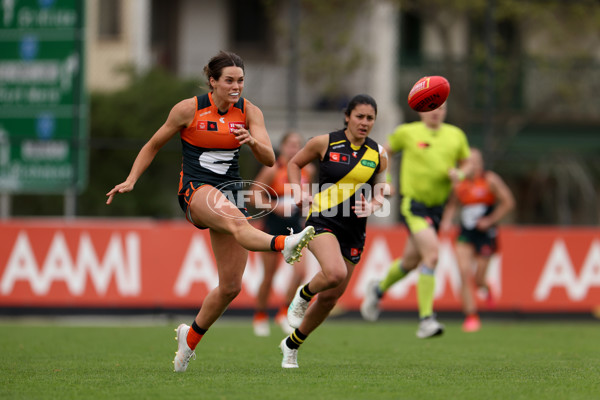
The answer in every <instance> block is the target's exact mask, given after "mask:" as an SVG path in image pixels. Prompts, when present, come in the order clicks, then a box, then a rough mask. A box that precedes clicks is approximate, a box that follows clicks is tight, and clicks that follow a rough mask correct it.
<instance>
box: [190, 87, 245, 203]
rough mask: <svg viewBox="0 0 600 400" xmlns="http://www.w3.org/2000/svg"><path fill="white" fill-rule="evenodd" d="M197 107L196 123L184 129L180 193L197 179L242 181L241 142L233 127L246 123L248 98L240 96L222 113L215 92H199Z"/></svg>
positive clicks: (199, 181)
mask: <svg viewBox="0 0 600 400" xmlns="http://www.w3.org/2000/svg"><path fill="white" fill-rule="evenodd" d="M196 103H197V105H198V106H197V110H196V113H195V114H194V119H193V120H192V123H191V124H190V125H189V126H188V127H187V128H185V129H182V130H181V132H180V134H181V144H182V151H183V160H182V165H181V174H180V175H181V179H180V182H179V193H180V194H182V193H181V192H182V189H184V188H187V187H188V185H189V184H190V182H191V183H193V186H194V187H198V186H199V185H200V184H210V185H213V186H218V185H219V184H221V183H224V182H230V181H239V180H241V178H240V173H239V164H238V159H239V152H240V143H239V142H238V140H237V139H236V138H235V135H234V134H233V131H234V130H235V129H238V127H246V128H247V126H246V99H244V98H240V100H239V101H238V102H237V103H236V104H234V105H232V106H231V107H229V110H227V112H226V113H221V112H220V111H219V109H218V107H217V106H216V105H215V104H214V102H213V99H212V94H211V93H208V94H205V95H203V96H196Z"/></svg>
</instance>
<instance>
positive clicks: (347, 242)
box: [306, 220, 366, 264]
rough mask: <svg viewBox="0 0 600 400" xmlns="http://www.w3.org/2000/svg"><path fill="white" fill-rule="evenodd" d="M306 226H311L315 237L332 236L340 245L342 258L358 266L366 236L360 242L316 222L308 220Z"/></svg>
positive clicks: (338, 230)
mask: <svg viewBox="0 0 600 400" xmlns="http://www.w3.org/2000/svg"><path fill="white" fill-rule="evenodd" d="M306 225H311V226H313V227H314V228H315V236H317V235H322V234H327V233H330V234H332V235H334V236H335V237H336V239H337V241H338V243H339V244H340V250H341V252H342V256H343V257H344V258H345V259H346V260H348V261H350V262H351V263H352V264H358V262H359V261H360V257H361V256H362V252H363V249H364V247H365V239H366V235H363V238H362V240H356V239H352V238H349V237H348V236H347V235H346V234H345V232H343V231H341V230H340V229H335V228H333V227H330V226H327V225H324V224H320V223H318V222H317V221H312V220H309V221H307V223H306Z"/></svg>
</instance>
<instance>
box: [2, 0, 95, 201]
mask: <svg viewBox="0 0 600 400" xmlns="http://www.w3.org/2000/svg"><path fill="white" fill-rule="evenodd" d="M84 3H85V2H84V1H82V0H2V2H0V192H9V193H62V192H64V191H65V190H66V189H69V188H70V189H72V188H75V189H77V190H81V189H83V188H84V186H85V184H86V181H87V123H86V120H87V101H86V96H85V90H84V64H83V61H84V46H83V44H84V20H85V14H84Z"/></svg>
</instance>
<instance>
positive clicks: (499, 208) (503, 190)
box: [477, 171, 515, 230]
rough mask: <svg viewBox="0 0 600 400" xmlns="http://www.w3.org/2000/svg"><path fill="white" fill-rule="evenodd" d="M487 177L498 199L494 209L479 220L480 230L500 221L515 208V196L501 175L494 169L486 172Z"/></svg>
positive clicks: (478, 226)
mask: <svg viewBox="0 0 600 400" xmlns="http://www.w3.org/2000/svg"><path fill="white" fill-rule="evenodd" d="M485 179H486V180H487V181H488V183H489V185H490V189H491V190H492V192H493V193H494V195H495V196H496V199H498V202H497V204H496V207H495V208H494V211H493V212H492V213H491V214H490V215H487V216H485V217H482V218H480V219H479V221H477V228H478V229H480V230H486V229H489V228H490V227H491V226H493V225H494V224H497V223H498V222H500V220H501V219H502V218H504V217H505V216H506V214H508V213H509V212H510V211H511V210H512V209H514V208H515V198H514V196H513V194H512V192H511V191H510V189H509V187H508V186H507V185H506V183H504V181H503V180H502V178H500V176H499V175H498V174H496V173H494V172H492V171H488V172H486V174H485Z"/></svg>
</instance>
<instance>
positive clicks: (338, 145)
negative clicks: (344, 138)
mask: <svg viewBox="0 0 600 400" xmlns="http://www.w3.org/2000/svg"><path fill="white" fill-rule="evenodd" d="M344 146H345V144H343V143H342V144H336V145H335V146H333V147H332V149H334V150H335V149H339V148H340V147H344Z"/></svg>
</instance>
